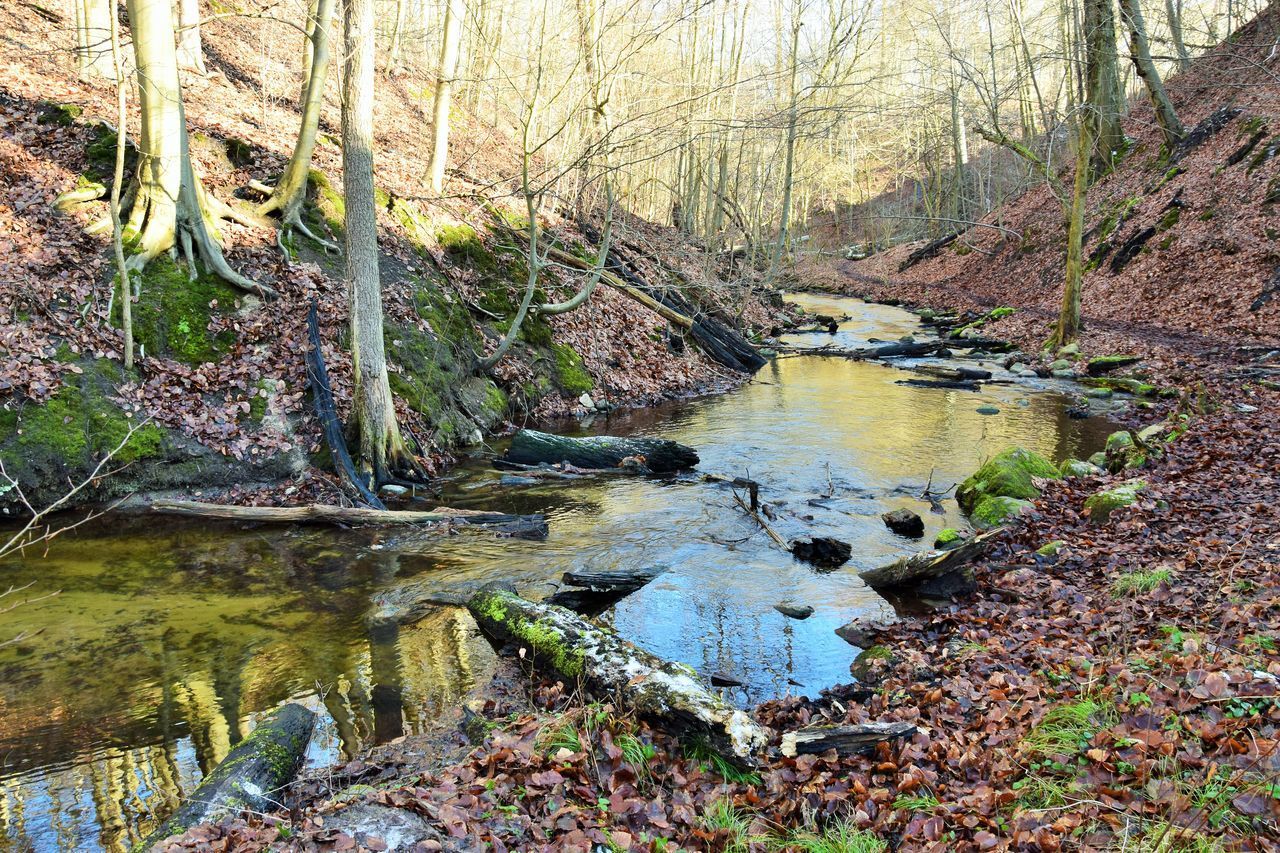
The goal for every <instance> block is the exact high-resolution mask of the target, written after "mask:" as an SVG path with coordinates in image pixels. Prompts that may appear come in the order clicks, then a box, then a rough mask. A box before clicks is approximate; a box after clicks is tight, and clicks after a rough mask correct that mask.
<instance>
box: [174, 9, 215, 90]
mask: <svg viewBox="0 0 1280 853" xmlns="http://www.w3.org/2000/svg"><path fill="white" fill-rule="evenodd" d="M177 2H178V67H179V68H181V69H183V70H186V71H194V72H195V73H196V74H200V75H202V76H203V75H205V74H207V73H208V71H207V70H206V69H205V67H204V45H203V43H202V41H201V39H200V0H177Z"/></svg>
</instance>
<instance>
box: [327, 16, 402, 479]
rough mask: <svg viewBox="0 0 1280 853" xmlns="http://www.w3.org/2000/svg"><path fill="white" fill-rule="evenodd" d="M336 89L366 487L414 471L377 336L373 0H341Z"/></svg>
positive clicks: (356, 408)
mask: <svg viewBox="0 0 1280 853" xmlns="http://www.w3.org/2000/svg"><path fill="white" fill-rule="evenodd" d="M345 5H346V44H345V47H346V71H345V73H344V75H343V92H342V189H343V192H344V194H345V195H346V217H345V223H344V224H345V226H346V227H345V228H344V229H343V230H344V231H345V232H346V244H347V245H346V254H347V282H348V284H347V286H348V288H349V296H350V303H351V354H352V362H353V368H354V373H355V393H354V400H353V406H352V410H353V412H354V415H355V420H356V427H357V430H358V432H359V440H360V450H359V453H358V455H357V457H356V465H357V467H358V468H359V469H360V471H361V474H362V475H363V476H365V477H367V478H368V479H369V480H370V481H371V483H372V485H373V486H375V487H376V486H377V485H378V483H380V482H385V481H386V480H387V479H388V477H389V476H391V474H392V472H393V471H395V472H403V473H407V474H409V475H410V476H417V475H418V472H417V466H416V465H415V464H414V462H413V460H412V458H411V457H410V455H409V452H408V450H407V448H406V447H405V444H404V439H403V438H401V436H400V426H399V424H398V423H397V422H396V410H395V405H394V404H393V401H392V398H391V385H390V382H389V381H388V379H387V356H386V350H385V345H384V343H383V336H382V280H381V277H380V275H379V273H378V223H377V211H376V207H375V204H374V198H373V81H374V67H373V54H374V17H373V5H374V0H346V4H345Z"/></svg>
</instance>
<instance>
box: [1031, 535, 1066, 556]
mask: <svg viewBox="0 0 1280 853" xmlns="http://www.w3.org/2000/svg"><path fill="white" fill-rule="evenodd" d="M1066 544H1067V543H1066V542H1063V541H1062V540H1061V539H1054V540H1053V541H1052V542H1046V543H1044V544H1043V545H1041V546H1040V547H1039V548H1037V549H1036V555H1037V556H1039V557H1056V556H1058V552H1059V551H1061V550H1062V548H1063V546H1064V545H1066Z"/></svg>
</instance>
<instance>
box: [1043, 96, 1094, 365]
mask: <svg viewBox="0 0 1280 853" xmlns="http://www.w3.org/2000/svg"><path fill="white" fill-rule="evenodd" d="M1078 124H1079V138H1078V139H1077V140H1076V173H1075V180H1074V182H1073V183H1072V187H1071V204H1070V205H1069V207H1068V212H1067V264H1066V275H1065V281H1064V283H1063V289H1062V309H1061V311H1059V313H1058V325H1057V328H1055V329H1054V332H1053V336H1052V337H1051V338H1050V346H1051V347H1053V348H1055V349H1056V348H1057V347H1060V346H1064V345H1065V344H1068V343H1070V342H1071V341H1073V340H1075V339H1076V337H1077V336H1078V335H1079V334H1080V305H1081V301H1082V292H1083V289H1084V261H1083V254H1084V252H1083V243H1084V214H1085V207H1086V205H1087V201H1088V192H1089V183H1090V180H1089V179H1090V175H1089V171H1090V169H1089V161H1090V152H1091V150H1092V149H1093V139H1092V138H1091V137H1092V133H1093V131H1092V128H1091V126H1090V124H1091V123H1090V122H1089V121H1088V120H1087V119H1085V118H1083V117H1082V119H1081V121H1079V122H1078Z"/></svg>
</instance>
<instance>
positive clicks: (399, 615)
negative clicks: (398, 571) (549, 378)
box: [365, 581, 471, 628]
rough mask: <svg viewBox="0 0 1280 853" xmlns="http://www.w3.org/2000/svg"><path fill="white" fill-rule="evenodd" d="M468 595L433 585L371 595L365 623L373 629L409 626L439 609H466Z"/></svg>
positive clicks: (418, 583) (424, 583)
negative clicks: (387, 626) (388, 626)
mask: <svg viewBox="0 0 1280 853" xmlns="http://www.w3.org/2000/svg"><path fill="white" fill-rule="evenodd" d="M470 597H471V591H470V590H468V591H466V592H454V591H449V590H442V589H440V587H439V584H438V583H437V582H434V581H416V582H410V583H405V584H401V585H399V586H395V587H391V588H390V589H384V590H380V591H379V592H376V593H374V595H373V597H372V599H371V601H370V608H369V612H368V613H367V614H366V615H365V623H366V624H367V625H369V626H370V627H373V628H377V627H382V626H386V625H410V624H412V623H414V622H417V621H419V620H420V619H422V618H423V617H425V616H426V615H427V614H429V613H431V612H432V611H434V610H436V609H438V608H441V607H466V606H467V599H468V598H470Z"/></svg>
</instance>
